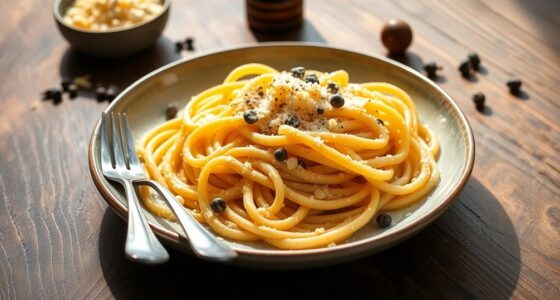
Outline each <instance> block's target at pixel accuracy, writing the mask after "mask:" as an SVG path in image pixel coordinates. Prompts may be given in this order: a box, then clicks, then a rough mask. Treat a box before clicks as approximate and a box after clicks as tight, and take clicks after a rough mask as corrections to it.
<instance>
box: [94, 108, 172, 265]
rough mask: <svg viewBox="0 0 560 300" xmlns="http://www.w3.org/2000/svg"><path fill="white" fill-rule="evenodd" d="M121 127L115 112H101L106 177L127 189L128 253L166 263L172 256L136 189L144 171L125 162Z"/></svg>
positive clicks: (146, 259) (153, 262)
mask: <svg viewBox="0 0 560 300" xmlns="http://www.w3.org/2000/svg"><path fill="white" fill-rule="evenodd" d="M108 117H109V118H108ZM107 119H108V120H107ZM120 125H122V123H121V124H120ZM109 127H111V130H110V132H111V136H109ZM119 127H121V126H119ZM119 129H122V128H119ZM119 131H120V130H118V129H117V124H116V122H115V118H114V116H113V113H111V115H110V116H106V115H105V113H103V114H102V115H101V170H102V172H103V175H105V177H107V178H108V179H111V180H113V181H116V182H119V183H120V184H122V185H123V186H124V188H125V191H126V199H127V201H128V228H127V234H126V244H125V253H126V256H127V257H128V258H129V259H131V260H133V261H137V262H143V263H147V264H160V263H164V262H166V261H168V260H169V253H167V251H166V250H165V248H164V247H163V246H162V245H161V243H160V242H159V240H158V239H157V238H156V236H155V235H154V233H153V232H152V231H151V230H150V227H149V225H148V222H147V221H146V218H145V217H144V215H143V214H142V212H141V209H140V203H139V202H138V197H137V195H136V191H135V190H134V185H133V180H135V179H141V178H143V176H144V174H143V172H141V170H139V169H138V168H136V167H133V168H130V164H127V163H126V162H125V155H124V152H123V147H122V146H121V145H122V137H121V135H120V134H118V132H119ZM109 141H111V142H109ZM111 154H112V155H111Z"/></svg>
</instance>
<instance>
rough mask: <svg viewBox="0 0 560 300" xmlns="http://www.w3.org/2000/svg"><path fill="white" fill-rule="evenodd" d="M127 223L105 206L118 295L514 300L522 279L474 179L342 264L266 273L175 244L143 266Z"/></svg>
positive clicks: (500, 213) (499, 219)
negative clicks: (385, 246)
mask: <svg viewBox="0 0 560 300" xmlns="http://www.w3.org/2000/svg"><path fill="white" fill-rule="evenodd" d="M125 227H126V226H125V222H124V221H122V220H121V219H120V218H119V217H118V216H117V215H116V214H115V213H114V212H113V211H112V210H111V209H107V211H106V212H105V215H104V218H103V221H102V224H101V232H100V236H99V256H100V262H101V268H102V271H103V275H104V277H105V281H106V282H107V285H108V286H109V288H110V289H111V292H112V294H113V295H114V296H115V297H116V298H125V299H126V298H131V299H134V298H164V299H165V298H171V297H181V298H193V297H194V295H195V291H196V293H198V292H202V293H203V295H205V298H206V297H208V299H213V298H215V297H218V296H220V295H223V296H226V295H227V297H228V299H237V298H241V297H245V296H247V295H249V294H250V295H255V296H256V295H259V297H261V298H282V299H291V297H297V298H302V297H306V296H307V297H310V299H311V298H313V299H322V298H325V297H326V298H329V299H331V298H337V297H340V298H341V299H352V298H359V299H363V298H381V299H385V298H402V297H405V298H415V299H430V298H488V299H508V298H509V297H510V296H511V294H512V291H513V290H514V288H515V287H516V283H517V280H518V277H519V271H520V260H519V259H520V250H519V243H518V240H517V236H516V233H515V230H514V228H513V224H512V223H511V221H510V219H509V218H508V216H507V214H506V212H505V211H504V209H503V207H502V206H501V205H500V203H499V201H498V200H497V199H496V198H495V197H494V196H493V195H492V193H491V192H490V191H488V190H487V189H486V188H485V187H484V186H483V185H482V184H481V183H480V182H479V181H478V180H476V179H475V178H471V179H470V181H469V182H468V184H467V186H466V188H465V190H464V191H463V193H462V195H461V196H460V197H459V198H458V199H457V200H456V202H455V203H454V204H453V205H452V207H451V208H450V209H449V210H448V211H447V212H446V213H445V214H444V215H443V216H442V217H440V218H439V219H438V220H437V221H436V222H434V223H433V224H432V225H430V226H429V227H428V228H427V229H425V230H424V231H422V232H421V233H420V234H418V235H416V236H415V237H413V238H411V239H409V240H407V241H406V242H404V243H402V244H400V245H397V246H395V247H393V248H391V249H389V250H386V251H384V252H381V253H379V254H377V255H373V256H370V257H367V258H363V259H360V260H357V261H354V262H350V263H345V264H341V265H336V266H331V267H324V268H318V269H309V270H297V271H265V270H253V269H245V268H238V267H230V266H224V265H218V264H213V263H208V262H204V261H201V260H198V259H194V258H192V257H190V256H188V255H185V254H182V253H179V252H177V251H174V250H172V249H170V254H171V262H170V263H168V264H165V265H161V266H144V265H138V264H134V263H131V262H129V261H128V260H127V259H126V258H125V256H124V240H125V235H126V228H125Z"/></svg>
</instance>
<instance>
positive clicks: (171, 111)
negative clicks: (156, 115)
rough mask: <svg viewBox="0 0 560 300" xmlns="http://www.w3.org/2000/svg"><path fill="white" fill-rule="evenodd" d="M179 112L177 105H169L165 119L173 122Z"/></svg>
mask: <svg viewBox="0 0 560 300" xmlns="http://www.w3.org/2000/svg"><path fill="white" fill-rule="evenodd" d="M178 111H179V109H178V108H177V106H176V105H175V104H169V105H167V108H166V109H165V119H166V120H168V121H169V120H171V119H175V117H176V116H177V112H178Z"/></svg>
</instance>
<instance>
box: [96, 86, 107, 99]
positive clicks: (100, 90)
mask: <svg viewBox="0 0 560 300" xmlns="http://www.w3.org/2000/svg"><path fill="white" fill-rule="evenodd" d="M95 98H96V99H97V101H100V102H101V101H105V99H107V88H105V87H104V86H98V87H97V88H96V89H95Z"/></svg>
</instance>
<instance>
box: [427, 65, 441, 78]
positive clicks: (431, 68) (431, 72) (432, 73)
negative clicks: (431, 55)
mask: <svg viewBox="0 0 560 300" xmlns="http://www.w3.org/2000/svg"><path fill="white" fill-rule="evenodd" d="M440 69H441V66H438V65H437V64H436V63H435V62H430V63H427V64H426V65H424V71H426V75H427V76H428V77H429V78H436V77H437V70H440Z"/></svg>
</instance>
